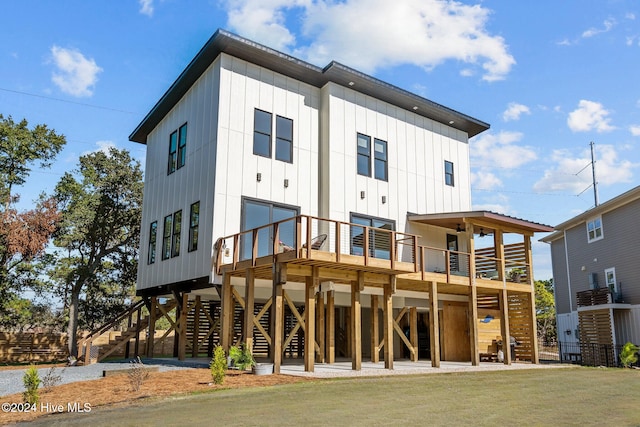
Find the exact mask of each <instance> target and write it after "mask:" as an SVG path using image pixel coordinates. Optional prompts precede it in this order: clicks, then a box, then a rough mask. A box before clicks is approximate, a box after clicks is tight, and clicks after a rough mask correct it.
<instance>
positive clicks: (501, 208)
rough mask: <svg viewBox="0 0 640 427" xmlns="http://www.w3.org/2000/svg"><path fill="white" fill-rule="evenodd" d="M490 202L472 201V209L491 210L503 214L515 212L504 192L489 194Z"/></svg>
mask: <svg viewBox="0 0 640 427" xmlns="http://www.w3.org/2000/svg"><path fill="white" fill-rule="evenodd" d="M491 199H492V200H491V202H488V203H474V204H473V210H477V211H491V212H497V213H500V214H503V215H514V214H515V213H514V212H513V210H512V209H511V206H510V204H509V197H507V196H506V195H504V194H501V193H498V194H493V195H491Z"/></svg>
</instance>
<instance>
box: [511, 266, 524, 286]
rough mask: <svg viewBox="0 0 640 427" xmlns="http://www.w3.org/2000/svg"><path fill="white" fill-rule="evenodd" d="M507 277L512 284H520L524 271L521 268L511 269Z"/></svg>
mask: <svg viewBox="0 0 640 427" xmlns="http://www.w3.org/2000/svg"><path fill="white" fill-rule="evenodd" d="M508 275H509V279H511V281H512V282H515V283H520V282H521V280H522V276H524V271H523V270H522V269H521V268H512V269H511V270H510V271H509V273H508Z"/></svg>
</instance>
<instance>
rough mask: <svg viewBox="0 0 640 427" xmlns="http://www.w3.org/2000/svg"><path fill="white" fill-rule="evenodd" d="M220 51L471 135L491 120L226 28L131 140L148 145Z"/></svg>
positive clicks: (160, 102) (315, 84) (201, 50)
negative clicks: (321, 64) (349, 91)
mask: <svg viewBox="0 0 640 427" xmlns="http://www.w3.org/2000/svg"><path fill="white" fill-rule="evenodd" d="M221 53H226V54H228V55H231V56H234V57H236V58H239V59H242V60H245V61H247V62H251V63H253V64H256V65H258V66H261V67H264V68H267V69H270V70H272V71H274V72H277V73H279V74H283V75H285V76H287V77H291V78H294V79H296V80H299V81H302V82H305V83H307V84H310V85H312V86H315V87H318V88H321V87H323V86H324V85H325V84H327V83H329V82H334V83H336V84H339V85H342V86H345V87H350V88H352V89H353V90H356V91H358V92H361V93H363V94H365V95H369V96H372V97H375V98H377V99H380V100H382V101H385V102H388V103H390V104H392V105H395V106H397V107H400V108H403V109H406V110H408V111H411V112H413V113H415V114H418V115H421V116H424V117H427V118H429V119H431V120H434V121H437V122H440V123H443V124H445V125H447V126H449V127H452V128H455V129H458V130H460V131H463V132H466V133H467V135H468V137H469V138H471V137H473V136H475V135H477V134H479V133H480V132H483V131H485V130H487V129H489V124H487V123H485V122H483V121H480V120H478V119H475V118H473V117H470V116H467V115H465V114H462V113H459V112H457V111H455V110H452V109H450V108H447V107H445V106H443V105H440V104H437V103H435V102H433V101H430V100H428V99H426V98H422V97H420V96H418V95H415V94H413V93H411V92H408V91H405V90H403V89H400V88H398V87H396V86H393V85H390V84H388V83H385V82H383V81H381V80H378V79H376V78H374V77H371V76H368V75H366V74H363V73H360V72H358V71H356V70H353V69H351V68H349V67H346V66H344V65H341V64H339V63H337V62H331V63H330V64H329V65H327V66H326V67H325V68H324V69H323V68H319V67H317V66H315V65H312V64H309V63H307V62H305V61H302V60H300V59H297V58H294V57H292V56H290V55H287V54H285V53H282V52H278V51H276V50H274V49H271V48H268V47H266V46H264V45H261V44H259V43H256V42H253V41H251V40H248V39H245V38H243V37H240V36H237V35H235V34H233V33H230V32H228V31H225V30H218V31H216V32H215V34H214V35H213V36H212V37H211V38H210V39H209V40H208V41H207V43H206V44H205V45H204V46H203V47H202V49H200V51H199V52H198V54H197V55H196V56H195V57H194V58H193V60H192V61H191V62H190V63H189V65H187V67H186V68H185V69H184V71H183V72H182V73H181V74H180V76H178V78H177V80H176V81H175V82H174V83H173V84H172V85H171V86H170V87H169V89H168V90H167V92H165V94H164V95H163V96H162V97H161V98H160V100H159V101H158V102H157V103H156V105H155V106H154V107H153V108H152V109H151V111H149V113H148V114H147V115H146V116H145V118H144V119H143V120H142V122H140V124H139V125H138V126H137V127H136V129H135V130H134V131H133V132H132V133H131V135H129V140H131V141H134V142H139V143H141V144H146V143H147V136H148V135H149V134H150V133H151V132H152V131H153V129H155V127H156V126H157V125H158V124H159V123H160V121H161V120H162V119H163V118H164V117H165V116H166V115H167V114H168V113H169V111H171V109H172V108H173V107H174V106H175V105H176V104H177V103H178V102H179V101H180V99H181V98H182V97H183V96H184V95H185V94H186V93H187V91H188V90H189V88H191V86H192V85H193V84H194V83H195V82H196V81H197V80H198V79H199V78H200V76H201V75H202V74H203V73H204V72H205V71H206V70H207V68H208V67H209V66H210V65H211V64H212V63H213V62H214V61H215V59H216V58H217V57H218V56H219V55H220V54H221Z"/></svg>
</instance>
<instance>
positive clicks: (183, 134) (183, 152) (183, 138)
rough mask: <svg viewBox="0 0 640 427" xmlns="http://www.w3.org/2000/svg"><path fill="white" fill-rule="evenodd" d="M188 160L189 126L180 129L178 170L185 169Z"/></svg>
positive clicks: (185, 125)
mask: <svg viewBox="0 0 640 427" xmlns="http://www.w3.org/2000/svg"><path fill="white" fill-rule="evenodd" d="M186 160H187V124H186V123H185V124H183V125H182V126H180V127H179V128H178V155H177V160H176V164H177V165H176V169H180V168H181V167H183V166H184V165H185V163H186Z"/></svg>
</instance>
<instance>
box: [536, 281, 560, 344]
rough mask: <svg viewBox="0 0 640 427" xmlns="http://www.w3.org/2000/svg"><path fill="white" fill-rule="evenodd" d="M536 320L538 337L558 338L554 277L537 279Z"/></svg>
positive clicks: (553, 339)
mask: <svg viewBox="0 0 640 427" xmlns="http://www.w3.org/2000/svg"><path fill="white" fill-rule="evenodd" d="M535 294H536V320H537V323H538V337H540V338H543V339H544V340H546V341H555V340H556V339H557V336H558V335H557V331H556V304H555V300H554V297H553V279H549V280H536V281H535Z"/></svg>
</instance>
